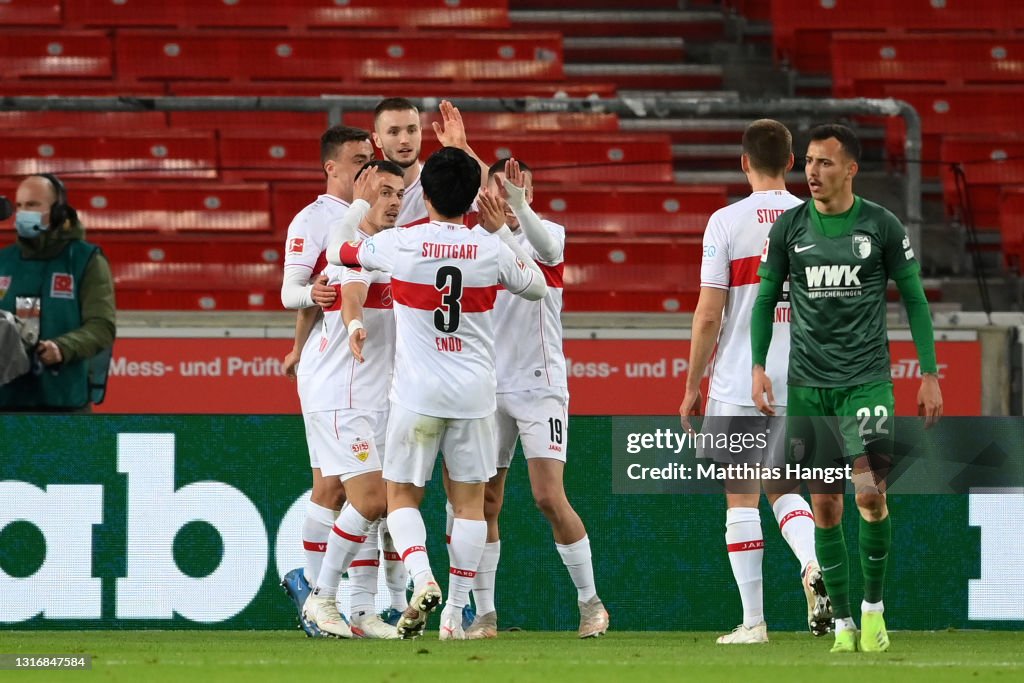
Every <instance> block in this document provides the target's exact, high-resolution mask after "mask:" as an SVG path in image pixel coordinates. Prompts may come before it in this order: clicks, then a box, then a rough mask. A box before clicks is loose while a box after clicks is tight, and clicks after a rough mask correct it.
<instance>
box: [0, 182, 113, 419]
mask: <svg viewBox="0 0 1024 683" xmlns="http://www.w3.org/2000/svg"><path fill="white" fill-rule="evenodd" d="M16 208H17V213H16V214H15V219H14V224H15V229H16V231H17V242H16V243H15V244H12V245H11V246H8V247H6V248H4V249H0V310H5V311H10V312H11V313H14V314H15V315H16V316H18V318H19V319H20V322H21V323H23V326H24V327H25V328H26V329H27V330H28V331H29V332H28V334H23V335H22V337H23V338H27V339H28V340H30V341H35V342H36V343H35V346H34V347H30V348H29V353H30V355H33V356H34V357H33V362H32V369H31V370H30V371H29V372H27V373H25V374H23V375H21V376H20V377H17V378H16V379H14V380H11V381H10V382H8V383H7V384H4V385H2V386H0V411H13V410H26V411H89V410H90V409H91V408H90V406H91V404H92V403H100V402H101V401H102V400H103V394H104V392H105V391H106V382H107V371H108V369H109V364H110V350H111V347H112V346H113V343H114V335H115V333H116V321H115V312H114V278H113V275H112V274H111V272H110V264H109V263H108V262H107V259H106V257H105V256H103V253H102V252H101V251H100V249H99V247H97V246H96V245H94V244H90V243H89V242H86V241H85V239H84V236H85V228H84V227H83V226H82V223H81V222H80V221H79V220H78V214H77V213H76V212H75V210H74V209H73V208H72V207H71V206H70V205H69V204H68V201H67V191H66V190H65V188H64V184H63V183H61V181H60V179H59V178H57V176H55V175H53V174H51V173H42V174H39V175H31V176H29V177H27V178H25V180H23V181H22V182H21V184H20V185H19V186H18V193H17V195H16ZM36 340H37V341H36Z"/></svg>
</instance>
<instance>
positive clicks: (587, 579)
mask: <svg viewBox="0 0 1024 683" xmlns="http://www.w3.org/2000/svg"><path fill="white" fill-rule="evenodd" d="M555 548H557V549H558V554H559V555H561V556H562V564H564V565H565V568H566V569H568V570H569V576H570V577H571V578H572V582H573V584H574V585H575V586H576V597H577V599H578V600H579V601H580V602H589V601H590V599H591V598H593V597H594V596H596V595H597V588H596V586H595V585H594V565H593V563H592V562H591V559H590V537H589V536H584V537H583V538H581V539H580V540H578V541H576V542H575V543H570V544H569V545H559V544H558V543H556V544H555Z"/></svg>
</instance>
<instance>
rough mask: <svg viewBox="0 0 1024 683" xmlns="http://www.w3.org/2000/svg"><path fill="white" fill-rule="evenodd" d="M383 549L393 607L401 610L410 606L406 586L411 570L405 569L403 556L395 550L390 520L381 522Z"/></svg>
mask: <svg viewBox="0 0 1024 683" xmlns="http://www.w3.org/2000/svg"><path fill="white" fill-rule="evenodd" d="M380 535H381V549H382V550H383V551H384V552H383V556H384V580H385V581H387V584H388V592H389V593H391V608H392V609H396V610H398V611H399V612H401V611H402V610H404V609H405V608H406V607H408V606H409V598H408V597H407V596H406V592H405V591H406V587H407V586H408V584H409V572H407V571H406V570H405V563H404V562H402V556H401V555H399V554H398V551H397V550H395V541H394V539H392V538H391V532H390V531H388V520H387V519H382V520H381V522H380Z"/></svg>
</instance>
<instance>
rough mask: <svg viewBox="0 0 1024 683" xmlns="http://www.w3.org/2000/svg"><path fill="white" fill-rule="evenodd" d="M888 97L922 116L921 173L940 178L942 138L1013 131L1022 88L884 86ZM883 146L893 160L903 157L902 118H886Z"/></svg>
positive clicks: (1016, 126)
mask: <svg viewBox="0 0 1024 683" xmlns="http://www.w3.org/2000/svg"><path fill="white" fill-rule="evenodd" d="M885 92H886V94H887V95H889V96H891V97H895V98H897V99H901V100H905V101H907V102H908V103H910V104H911V105H913V107H914V109H916V110H917V113H918V114H919V115H920V116H921V127H922V131H923V146H922V150H921V159H922V160H924V161H925V163H924V164H923V166H922V174H923V175H924V176H925V177H927V178H938V177H939V164H938V163H937V162H938V160H939V154H940V151H941V149H940V146H941V143H942V138H943V136H946V135H970V134H973V133H978V132H983V131H990V130H992V131H1000V130H1015V129H1016V128H1018V127H1019V125H1020V120H1021V111H1020V102H1021V98H1024V87H1021V86H1008V87H1000V88H994V87H985V86H968V87H963V88H956V89H954V88H945V87H937V86H906V85H904V86H892V85H890V86H886V88H885ZM887 126H888V130H887V135H886V146H887V149H888V152H889V155H890V156H891V157H892V158H903V156H904V150H903V145H904V143H905V142H906V130H905V126H904V123H903V119H902V118H900V117H897V116H893V117H890V118H889V119H887Z"/></svg>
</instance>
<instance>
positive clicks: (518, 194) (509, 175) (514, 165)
mask: <svg viewBox="0 0 1024 683" xmlns="http://www.w3.org/2000/svg"><path fill="white" fill-rule="evenodd" d="M502 185H504V188H505V192H504V196H505V198H506V199H507V200H508V203H509V205H510V206H512V207H513V208H518V207H521V206H523V205H525V204H526V177H525V174H524V173H523V171H522V169H520V168H519V162H518V161H516V160H515V159H514V158H512V159H509V160H508V161H506V162H505V178H504V179H503V180H502Z"/></svg>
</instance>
